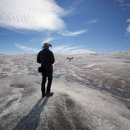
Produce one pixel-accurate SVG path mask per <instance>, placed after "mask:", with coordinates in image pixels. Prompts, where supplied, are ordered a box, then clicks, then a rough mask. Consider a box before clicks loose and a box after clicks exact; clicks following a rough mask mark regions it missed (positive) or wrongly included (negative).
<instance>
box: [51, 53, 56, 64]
mask: <svg viewBox="0 0 130 130" xmlns="http://www.w3.org/2000/svg"><path fill="white" fill-rule="evenodd" d="M54 62H55V58H54V54H53V53H52V56H51V64H53V63H54Z"/></svg>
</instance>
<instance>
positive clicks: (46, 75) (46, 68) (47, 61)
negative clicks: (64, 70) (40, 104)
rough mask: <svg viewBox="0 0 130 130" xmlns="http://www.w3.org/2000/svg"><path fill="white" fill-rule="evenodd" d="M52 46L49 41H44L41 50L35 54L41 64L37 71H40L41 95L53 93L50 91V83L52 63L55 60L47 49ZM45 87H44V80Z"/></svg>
mask: <svg viewBox="0 0 130 130" xmlns="http://www.w3.org/2000/svg"><path fill="white" fill-rule="evenodd" d="M49 47H52V45H51V44H49V43H44V45H43V47H42V50H41V51H40V52H39V53H38V55H37V62H38V63H40V64H41V67H39V69H38V71H39V72H41V73H42V83H41V92H42V97H45V96H49V95H53V93H52V92H51V84H52V79H53V63H54V62H55V58H54V54H53V52H52V51H50V50H49ZM47 80H48V83H47V89H46V86H45V84H46V81H47Z"/></svg>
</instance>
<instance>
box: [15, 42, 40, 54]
mask: <svg viewBox="0 0 130 130" xmlns="http://www.w3.org/2000/svg"><path fill="white" fill-rule="evenodd" d="M15 46H16V47H17V48H19V49H21V50H24V51H27V52H38V51H39V50H38V49H37V48H31V47H28V46H24V45H21V44H17V43H16V44H15Z"/></svg>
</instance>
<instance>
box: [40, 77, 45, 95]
mask: <svg viewBox="0 0 130 130" xmlns="http://www.w3.org/2000/svg"><path fill="white" fill-rule="evenodd" d="M45 84H46V76H45V75H42V84H41V91H42V96H43V97H44V96H45Z"/></svg>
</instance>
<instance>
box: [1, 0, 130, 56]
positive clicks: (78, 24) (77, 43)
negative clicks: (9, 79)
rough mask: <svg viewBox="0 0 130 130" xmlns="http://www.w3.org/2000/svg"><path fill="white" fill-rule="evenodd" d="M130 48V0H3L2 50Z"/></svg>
mask: <svg viewBox="0 0 130 130" xmlns="http://www.w3.org/2000/svg"><path fill="white" fill-rule="evenodd" d="M44 42H49V43H51V44H52V45H53V47H52V48H51V50H53V51H54V52H55V53H62V54H81V53H88V52H122V51H123V52H124V51H130V0H64V1H63V0H22V1H19V0H11V1H10V0H6V1H5V0H0V53H8V54H9V53H11V54H16V53H17V54H18V53H20V54H21V53H37V52H38V51H39V50H40V49H41V47H42V44H43V43H44Z"/></svg>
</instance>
